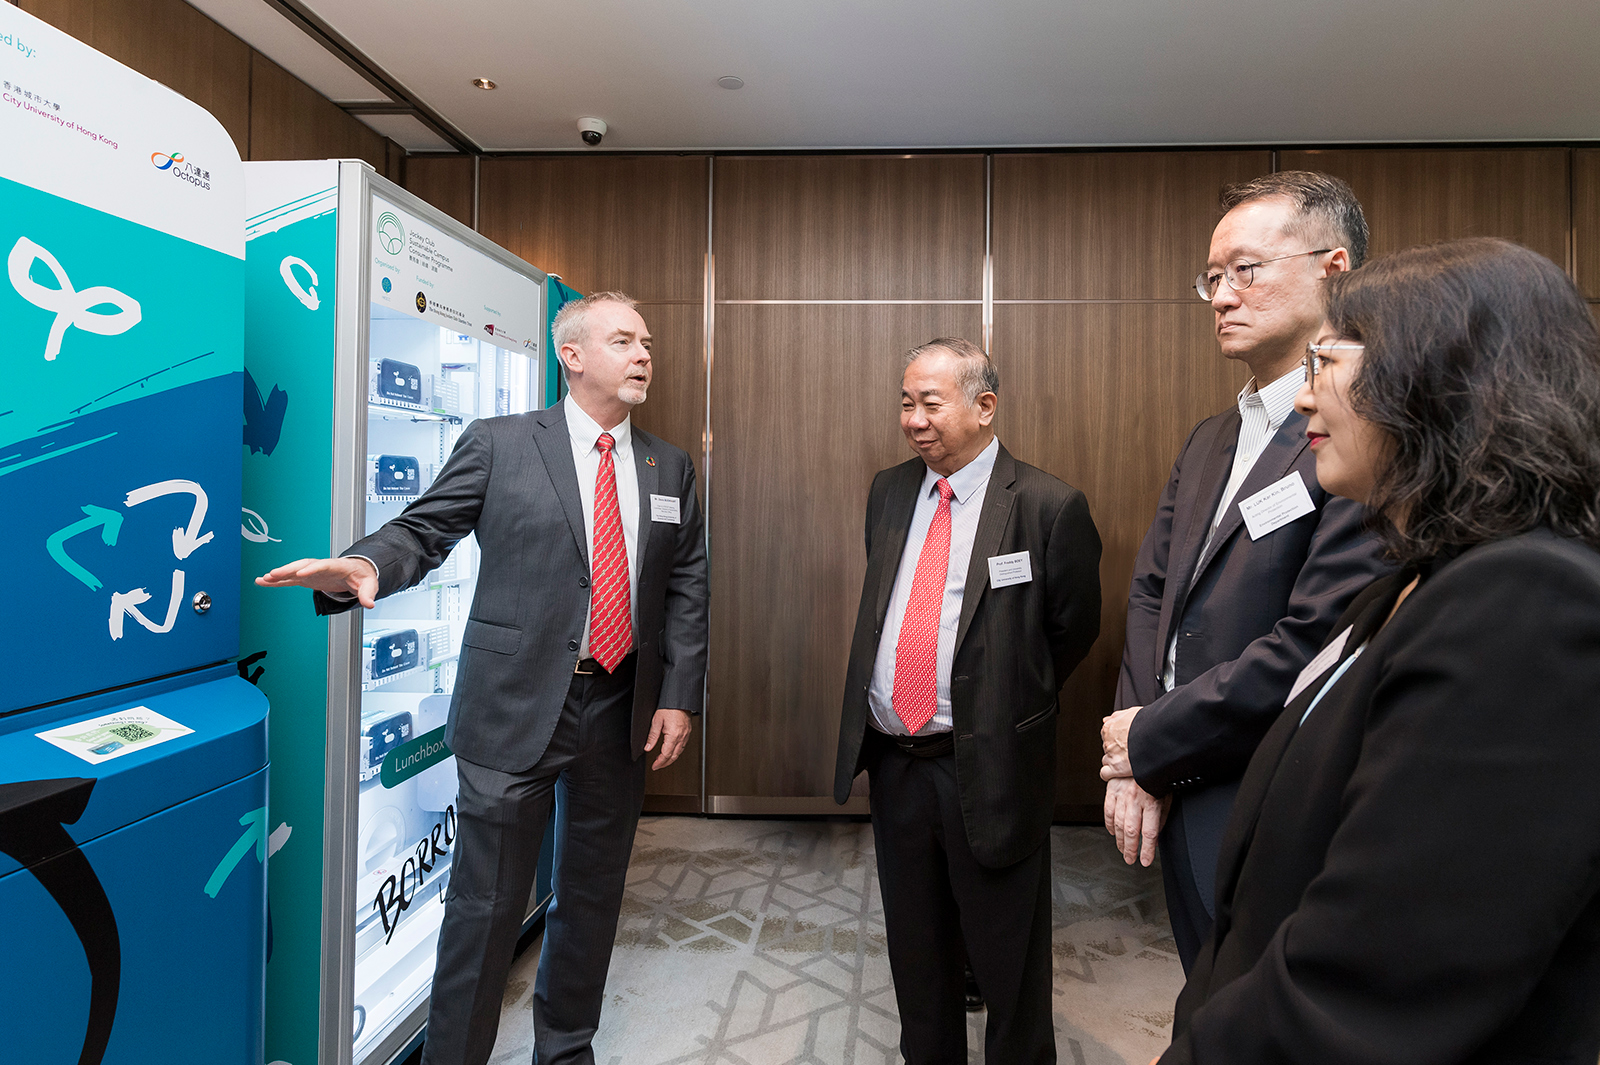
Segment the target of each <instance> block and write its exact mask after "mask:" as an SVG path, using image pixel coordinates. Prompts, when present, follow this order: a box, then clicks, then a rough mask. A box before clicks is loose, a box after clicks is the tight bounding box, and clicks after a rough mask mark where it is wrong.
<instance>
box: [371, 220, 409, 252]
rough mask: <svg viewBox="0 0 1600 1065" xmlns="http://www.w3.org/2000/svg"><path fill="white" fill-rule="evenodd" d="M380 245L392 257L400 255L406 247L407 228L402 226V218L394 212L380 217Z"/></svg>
mask: <svg viewBox="0 0 1600 1065" xmlns="http://www.w3.org/2000/svg"><path fill="white" fill-rule="evenodd" d="M378 245H379V246H380V247H381V248H383V250H384V251H386V252H388V253H389V254H390V255H399V254H400V251H401V249H402V248H404V247H405V246H406V227H405V226H403V225H401V224H400V216H399V215H397V214H395V213H394V212H393V211H385V212H383V213H382V214H380V215H379V216H378Z"/></svg>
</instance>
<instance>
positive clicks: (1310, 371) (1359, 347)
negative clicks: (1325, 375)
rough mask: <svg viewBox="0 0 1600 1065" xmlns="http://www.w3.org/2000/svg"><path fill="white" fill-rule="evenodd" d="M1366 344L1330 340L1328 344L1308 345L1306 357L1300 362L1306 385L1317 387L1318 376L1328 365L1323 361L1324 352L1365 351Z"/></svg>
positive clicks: (1313, 343)
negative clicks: (1304, 372) (1304, 373)
mask: <svg viewBox="0 0 1600 1065" xmlns="http://www.w3.org/2000/svg"><path fill="white" fill-rule="evenodd" d="M1365 350H1367V346H1366V345H1365V344H1352V343H1350V342H1349V341H1348V340H1330V341H1328V343H1326V344H1318V343H1315V342H1312V343H1310V344H1307V345H1306V357H1305V358H1304V359H1302V360H1300V363H1301V365H1302V366H1304V367H1305V371H1306V384H1308V385H1310V386H1311V387H1312V388H1316V387H1317V374H1319V373H1321V372H1322V370H1323V367H1324V366H1325V365H1326V360H1325V359H1323V357H1322V353H1323V352H1324V351H1365Z"/></svg>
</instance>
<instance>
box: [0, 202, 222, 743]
mask: <svg viewBox="0 0 1600 1065" xmlns="http://www.w3.org/2000/svg"><path fill="white" fill-rule="evenodd" d="M0 247H3V248H4V249H6V251H7V258H6V277H5V281H4V283H0V350H4V351H5V353H6V356H5V363H6V365H5V380H6V385H5V395H4V398H3V399H0V493H3V494H4V498H5V499H7V500H9V501H11V505H8V506H7V508H6V509H7V512H8V520H7V522H6V523H5V528H4V532H3V533H0V537H3V539H4V540H5V541H6V550H7V553H8V554H9V555H10V557H12V558H13V559H15V560H16V561H17V563H18V564H17V565H16V566H15V567H14V577H13V581H14V588H13V591H14V593H15V596H16V599H15V601H16V602H17V603H19V604H23V606H21V607H20V608H19V609H20V610H21V611H22V612H24V613H25V614H26V619H27V623H26V625H24V626H22V627H21V629H20V630H19V632H18V639H19V641H20V642H19V643H14V644H12V645H11V646H10V647H9V648H8V650H9V651H10V653H11V654H12V655H13V656H14V657H15V658H16V659H17V660H18V661H26V662H28V663H30V668H29V669H26V670H21V671H18V672H17V673H16V674H15V675H14V676H13V677H12V679H11V680H10V681H9V682H8V683H7V684H6V685H5V686H4V691H3V694H0V712H3V711H7V710H15V709H18V708H21V707H27V706H35V705H39V704H42V703H47V702H53V701H56V700H60V699H63V698H68V697H71V696H75V695H79V694H82V693H85V692H92V691H100V690H103V689H106V688H112V687H117V686H119V685H123V684H128V683H133V682H136V681H139V680H143V679H146V678H149V677H156V676H161V675H165V674H168V673H176V672H179V671H180V670H184V669H191V668H194V667H196V666H201V665H206V664H208V663H213V662H220V661H226V660H228V659H230V658H232V657H233V656H234V655H235V654H236V653H237V652H238V647H239V629H238V617H239V614H238V590H237V585H236V577H235V574H237V573H238V571H239V538H238V536H237V535H236V534H235V521H236V518H235V515H237V514H238V513H239V505H240V499H239V462H238V458H237V452H236V451H235V449H234V447H233V446H229V445H227V444H224V443H222V442H223V441H230V440H237V439H238V438H239V432H240V431H239V426H238V413H237V411H238V408H239V402H240V394H241V388H242V383H243V372H242V370H243V366H242V360H243V330H242V321H241V317H240V311H241V307H242V302H243V281H244V277H243V275H244V264H243V263H242V262H240V260H238V259H237V258H235V257H233V256H231V255H227V254H224V253H222V252H218V251H215V250H213V249H211V248H207V247H204V246H201V245H198V244H194V243H191V242H189V241H186V240H183V239H181V238H178V237H174V236H172V235H170V234H167V233H163V232H161V231H159V230H155V229H151V228H149V227H146V226H143V225H139V224H137V223H135V222H130V221H127V220H125V219H122V218H118V217H116V216H114V215H110V214H106V213H105V212H102V211H97V210H95V209H93V208H90V207H86V206H83V205H81V204H78V203H74V202H72V201H70V200H67V199H64V198H62V197H59V196H54V195H51V194H50V193H47V192H41V191H39V190H37V189H33V188H29V187H27V186H25V185H21V184H18V183H16V182H13V181H8V180H6V179H4V178H0Z"/></svg>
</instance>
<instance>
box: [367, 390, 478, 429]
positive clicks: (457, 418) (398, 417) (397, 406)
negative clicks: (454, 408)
mask: <svg viewBox="0 0 1600 1065" xmlns="http://www.w3.org/2000/svg"><path fill="white" fill-rule="evenodd" d="M367 414H368V415H369V416H376V417H379V418H383V419H386V420H388V421H409V422H438V423H441V424H444V425H460V424H461V415H459V414H447V413H444V412H442V411H436V410H426V409H424V408H422V407H409V406H406V405H405V404H403V403H386V402H383V401H382V400H376V399H373V398H372V397H370V396H369V397H367Z"/></svg>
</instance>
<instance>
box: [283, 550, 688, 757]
mask: <svg viewBox="0 0 1600 1065" xmlns="http://www.w3.org/2000/svg"><path fill="white" fill-rule="evenodd" d="M256 583H257V584H259V585H261V587H263V588H291V587H299V588H313V589H315V590H317V591H319V592H321V593H322V594H323V595H330V596H333V597H335V598H341V599H342V598H344V597H346V596H351V595H353V596H355V598H356V601H357V602H359V603H360V604H361V605H362V606H364V607H366V608H367V609H368V610H370V609H372V608H373V607H374V606H376V605H377V602H378V574H377V571H376V570H374V569H373V567H372V563H370V562H368V561H367V560H366V559H364V558H356V557H354V556H345V557H341V558H302V559H297V560H296V561H294V562H290V563H288V564H287V565H283V566H279V567H278V568H277V569H274V570H269V571H268V572H267V573H265V574H263V575H262V576H260V577H257V578H256ZM693 729H694V719H693V718H691V717H690V716H689V714H688V712H687V711H684V710H672V709H668V708H666V707H662V708H661V709H659V710H657V711H656V713H655V717H654V718H653V719H652V720H651V722H650V738H649V740H648V742H646V743H645V745H644V749H645V750H646V751H653V750H655V749H656V744H657V743H658V742H659V743H660V744H661V753H660V754H658V755H657V756H656V760H655V761H654V762H653V763H652V764H651V766H650V768H651V769H665V768H666V767H667V766H669V765H671V764H672V763H673V762H676V761H677V760H678V756H679V755H680V754H682V753H683V749H684V748H685V747H686V746H688V744H689V733H690V732H691V731H693Z"/></svg>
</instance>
